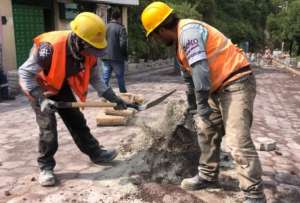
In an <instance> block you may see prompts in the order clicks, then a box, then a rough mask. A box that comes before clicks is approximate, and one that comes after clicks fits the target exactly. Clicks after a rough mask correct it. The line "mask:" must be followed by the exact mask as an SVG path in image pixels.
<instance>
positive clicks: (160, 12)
mask: <svg viewBox="0 0 300 203" xmlns="http://www.w3.org/2000/svg"><path fill="white" fill-rule="evenodd" d="M172 11H173V9H172V8H170V7H169V6H168V5H167V4H165V3H163V2H160V1H155V2H153V3H151V4H149V5H148V6H147V7H146V8H145V9H144V10H143V13H142V16H141V20H142V23H143V26H144V28H145V30H146V32H147V33H146V36H147V37H148V36H149V34H150V33H151V32H152V31H153V30H154V29H155V28H157V27H158V26H159V25H160V24H161V23H162V22H163V21H164V20H165V19H166V18H167V17H168V16H169V15H170V14H171V13H172Z"/></svg>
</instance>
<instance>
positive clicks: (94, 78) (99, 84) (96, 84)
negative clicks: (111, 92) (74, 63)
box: [90, 59, 109, 97]
mask: <svg viewBox="0 0 300 203" xmlns="http://www.w3.org/2000/svg"><path fill="white" fill-rule="evenodd" d="M101 64H102V61H101V60H100V59H97V64H96V66H95V67H93V68H92V70H91V77H90V84H91V85H92V87H93V88H94V89H95V90H96V91H97V94H98V96H99V97H102V96H103V93H104V92H105V91H106V90H107V89H108V88H109V87H108V86H107V85H106V84H105V82H104V80H103V78H102V76H101V72H102V65H101Z"/></svg>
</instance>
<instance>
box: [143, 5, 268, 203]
mask: <svg viewBox="0 0 300 203" xmlns="http://www.w3.org/2000/svg"><path fill="white" fill-rule="evenodd" d="M141 21H142V24H143V27H144V29H145V31H146V36H147V37H148V38H149V39H150V40H153V41H157V42H160V43H164V44H165V45H167V46H172V45H174V46H176V55H177V59H178V62H179V64H180V67H181V71H182V75H183V78H184V80H185V82H186V84H187V87H188V88H187V101H188V108H187V113H188V114H189V115H191V114H192V115H193V119H194V121H195V127H196V129H197V134H198V141H199V145H200V149H201V155H200V160H199V166H198V170H199V172H198V174H196V175H195V176H194V177H192V178H187V179H184V180H183V181H182V182H181V187H182V188H184V189H187V190H196V189H202V188H207V187H215V186H216V185H217V180H218V174H219V159H220V144H221V140H222V137H223V136H224V135H225V137H226V144H227V145H228V148H229V149H230V150H231V154H232V157H233V158H234V160H235V162H236V164H237V172H238V177H239V181H240V188H241V189H242V191H243V192H244V195H245V203H254V202H259V203H264V202H265V201H266V199H265V195H264V193H263V183H262V179H261V174H262V169H261V164H260V161H259V158H258V155H257V152H256V149H255V147H254V144H253V141H252V139H251V136H250V127H251V123H252V112H253V103H254V98H255V94H256V84H255V78H254V75H253V72H252V70H251V67H250V66H249V62H248V60H247V58H246V56H245V54H244V52H243V51H242V50H241V49H240V48H238V47H237V46H235V45H234V44H233V43H232V42H231V40H230V39H228V38H227V37H226V36H224V34H222V33H221V32H220V31H218V30H217V29H216V28H214V27H212V26H210V25H208V24H206V23H204V22H202V21H199V20H192V19H179V18H178V17H177V15H176V14H175V13H174V11H173V9H172V8H171V7H170V6H168V5H167V4H165V3H163V2H159V1H157V2H152V3H151V4H149V5H148V6H147V7H146V8H145V9H144V10H143V12H142V15H141Z"/></svg>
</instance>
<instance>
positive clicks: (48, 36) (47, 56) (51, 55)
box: [18, 12, 127, 186]
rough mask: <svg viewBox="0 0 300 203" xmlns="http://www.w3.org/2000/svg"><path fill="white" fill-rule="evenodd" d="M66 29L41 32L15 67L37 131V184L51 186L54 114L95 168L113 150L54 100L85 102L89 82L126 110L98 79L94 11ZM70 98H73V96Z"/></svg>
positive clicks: (100, 40)
mask: <svg viewBox="0 0 300 203" xmlns="http://www.w3.org/2000/svg"><path fill="white" fill-rule="evenodd" d="M70 26H71V30H66V31H53V32H47V33H43V34H41V35H39V36H37V37H35V38H34V40H33V41H34V45H33V48H32V50H31V53H30V56H29V58H28V59H27V60H26V61H25V62H24V64H23V65H21V67H19V71H18V72H19V79H20V86H21V88H22V89H23V91H24V92H25V94H26V95H27V96H28V97H29V99H30V103H31V106H32V108H33V110H34V112H35V114H36V121H37V124H38V126H39V129H40V134H39V157H38V164H39V168H40V175H39V183H40V184H41V185H42V186H52V185H55V183H56V177H55V174H54V172H53V170H54V167H55V165H56V162H55V159H54V155H55V153H56V151H57V148H58V141H57V121H56V118H55V112H57V113H58V114H59V115H60V117H61V119H62V121H63V122H64V124H65V125H66V127H67V128H68V130H69V132H70V134H71V135H72V137H73V139H74V141H75V143H76V145H77V146H78V148H79V149H80V150H81V151H82V152H83V153H85V154H86V155H88V156H89V158H90V160H91V161H92V162H94V163H96V164H102V163H105V162H110V161H112V160H113V159H114V158H115V157H116V156H117V154H118V153H117V151H116V150H115V149H105V148H104V147H103V146H101V145H99V143H98V141H97V140H96V138H94V136H93V135H92V134H91V132H90V129H89V127H88V126H87V124H86V120H85V118H84V115H83V114H82V112H81V111H80V110H79V109H78V108H66V109H57V108H56V107H57V102H58V101H63V102H74V101H76V98H75V95H76V96H77V97H78V98H79V99H80V100H81V101H83V102H84V101H85V100H86V96H87V92H88V85H89V84H91V85H92V86H93V87H94V89H95V90H96V91H97V93H98V96H99V97H104V98H105V99H107V100H109V101H110V102H114V103H116V104H117V106H116V108H118V109H126V108H127V104H126V103H125V102H124V101H123V100H122V99H121V98H119V97H118V96H116V94H115V93H114V91H113V90H112V88H111V87H108V86H106V85H105V83H104V81H103V80H102V77H101V76H100V73H101V71H100V67H99V65H100V64H101V62H99V63H98V62H97V61H98V60H97V58H98V57H101V56H103V55H104V54H105V48H106V46H107V42H106V36H105V35H106V25H105V23H104V21H103V20H102V19H101V18H100V17H99V16H97V15H96V14H94V13H90V12H83V13H80V14H78V15H77V16H76V18H75V19H74V20H73V21H72V22H71V24H70ZM73 93H74V94H75V95H74V94H73Z"/></svg>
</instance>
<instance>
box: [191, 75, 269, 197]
mask: <svg viewBox="0 0 300 203" xmlns="http://www.w3.org/2000/svg"><path fill="white" fill-rule="evenodd" d="M255 95H256V82H255V78H254V75H252V74H251V75H248V76H245V77H243V78H242V79H240V80H239V81H236V82H233V83H232V84H230V85H228V86H226V87H224V88H222V89H221V90H219V91H217V92H216V93H213V94H212V95H211V97H210V99H209V104H210V106H211V108H212V109H213V111H214V113H213V114H214V116H213V119H212V123H213V124H214V125H213V126H209V125H207V123H205V122H203V121H202V120H201V118H200V117H199V116H196V117H195V126H196V129H197V134H198V142H199V145H200V148H201V156H200V160H199V167H198V169H199V175H200V176H201V177H202V178H205V179H207V180H216V179H217V177H218V173H219V161H220V144H221V141H222V138H223V136H224V135H225V139H226V144H227V146H228V148H229V149H230V151H231V154H232V157H233V159H234V160H235V162H236V170H237V174H238V179H239V182H240V188H241V190H242V191H244V193H245V196H248V197H254V198H260V197H263V184H262V179H261V175H262V168H261V164H260V161H259V157H258V154H257V152H256V149H255V147H254V144H253V141H252V139H251V135H250V128H251V124H252V113H253V103H254V98H255Z"/></svg>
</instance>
